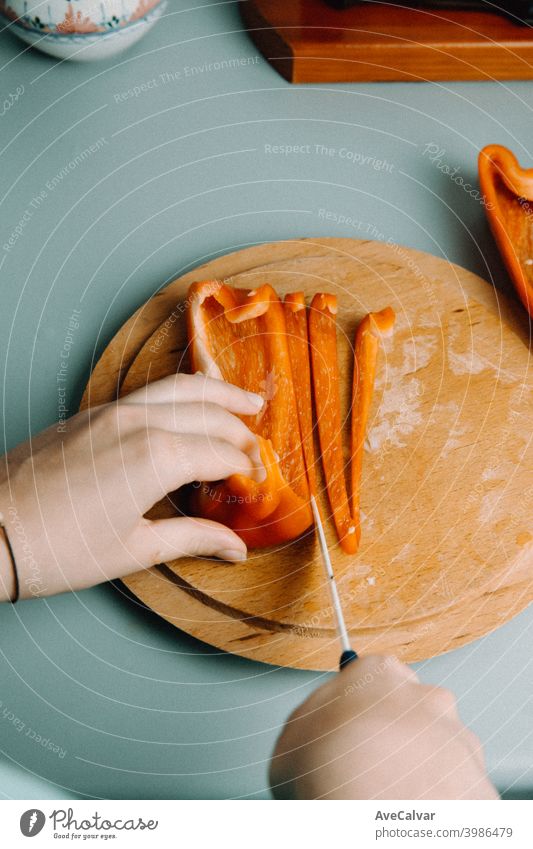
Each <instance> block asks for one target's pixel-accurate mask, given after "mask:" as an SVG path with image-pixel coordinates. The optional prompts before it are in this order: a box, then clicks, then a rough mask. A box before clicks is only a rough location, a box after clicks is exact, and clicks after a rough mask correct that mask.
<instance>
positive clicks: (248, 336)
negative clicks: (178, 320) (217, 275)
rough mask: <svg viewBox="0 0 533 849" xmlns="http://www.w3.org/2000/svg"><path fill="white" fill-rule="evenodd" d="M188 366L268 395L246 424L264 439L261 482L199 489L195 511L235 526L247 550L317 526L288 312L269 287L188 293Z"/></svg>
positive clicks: (205, 286) (237, 479) (212, 287)
mask: <svg viewBox="0 0 533 849" xmlns="http://www.w3.org/2000/svg"><path fill="white" fill-rule="evenodd" d="M188 329H189V341H190V348H191V361H192V366H193V368H194V369H195V370H201V371H203V372H204V373H205V374H207V375H209V376H211V377H216V378H219V379H223V380H227V381H229V382H231V383H235V384H237V385H238V386H241V387H242V388H243V389H247V390H249V391H251V392H257V393H258V394H260V395H262V396H263V397H264V398H265V405H264V407H263V409H262V410H261V411H260V412H259V413H258V414H257V415H256V416H252V417H251V416H243V421H245V422H246V424H247V425H248V426H249V427H250V429H251V430H252V431H253V432H254V433H256V434H257V435H258V437H259V448H260V452H261V457H262V461H263V463H264V466H265V469H266V472H267V475H266V479H265V480H264V481H263V482H262V483H257V482H255V481H253V480H252V479H251V478H247V477H246V476H244V475H232V476H231V477H229V478H228V479H227V480H226V481H222V482H221V483H219V484H216V485H207V484H202V485H201V486H200V487H199V488H197V489H196V491H195V494H194V496H193V502H194V503H193V507H194V509H195V512H198V513H199V514H200V515H201V516H204V517H205V518H210V519H214V520H216V521H220V522H223V523H224V524H226V525H228V526H229V527H231V528H233V529H234V530H235V531H236V532H237V533H238V534H239V535H240V536H241V537H242V538H243V539H244V540H245V542H246V543H247V544H248V545H251V546H253V547H256V548H260V547H264V546H268V545H275V544H279V543H282V542H285V541H287V540H290V539H293V538H295V537H297V536H299V535H300V534H301V533H303V531H305V530H306V529H307V528H308V527H309V526H310V525H311V523H312V513H311V508H310V505H309V488H308V483H307V477H306V469H305V462H304V456H303V450H302V444H301V438H300V426H299V418H298V409H297V404H296V396H295V391H294V385H293V377H292V369H291V362H290V356H289V348H288V344H287V334H286V326H285V316H284V310H283V306H282V304H281V302H280V301H279V298H278V296H277V294H276V292H275V291H274V289H273V288H272V287H271V286H269V285H264V286H260V287H259V288H258V289H256V290H252V291H250V290H247V289H234V288H232V287H230V286H227V285H224V284H220V283H217V281H204V282H201V283H194V284H193V285H192V286H191V287H190V289H189V296H188Z"/></svg>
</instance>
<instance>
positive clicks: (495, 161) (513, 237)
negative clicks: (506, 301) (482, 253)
mask: <svg viewBox="0 0 533 849" xmlns="http://www.w3.org/2000/svg"><path fill="white" fill-rule="evenodd" d="M478 165H479V181H480V185H481V191H482V193H483V196H484V200H485V211H486V213H487V218H488V221H489V224H490V227H491V230H492V233H493V235H494V238H495V240H496V244H497V245H498V248H499V250H500V253H501V255H502V258H503V261H504V262H505V265H506V267H507V271H508V272H509V275H510V277H511V280H512V282H513V284H514V286H515V288H516V291H517V293H518V296H519V298H520V300H521V301H522V303H523V305H524V306H525V308H526V310H527V311H528V313H529V314H530V316H532V317H533V264H532V259H533V253H532V248H533V224H532V221H533V218H532V214H533V169H528V170H526V169H524V168H521V167H520V165H519V163H518V161H517V159H516V157H515V155H514V154H513V153H512V152H511V151H510V150H508V149H507V148H506V147H503V146H502V145H499V144H491V145H488V147H485V148H484V149H483V150H482V151H481V153H480V154H479V163H478Z"/></svg>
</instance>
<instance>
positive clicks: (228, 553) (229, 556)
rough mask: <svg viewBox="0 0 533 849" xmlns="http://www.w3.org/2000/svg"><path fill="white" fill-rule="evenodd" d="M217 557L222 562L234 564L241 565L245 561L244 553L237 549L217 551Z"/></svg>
mask: <svg viewBox="0 0 533 849" xmlns="http://www.w3.org/2000/svg"><path fill="white" fill-rule="evenodd" d="M218 556H219V557H220V558H221V559H222V560H232V561H233V562H234V563H242V562H243V560H246V551H242V549H239V548H225V549H224V550H223V551H219V553H218Z"/></svg>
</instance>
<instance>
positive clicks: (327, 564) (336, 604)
mask: <svg viewBox="0 0 533 849" xmlns="http://www.w3.org/2000/svg"><path fill="white" fill-rule="evenodd" d="M311 510H312V511H313V518H314V520H315V526H316V530H317V533H318V541H319V544H320V550H321V553H322V561H323V563H324V569H325V572H326V576H327V579H328V584H329V589H330V593H331V600H332V602H333V611H334V613H335V618H336V620H337V633H338V635H339V640H340V643H341V647H342V653H341V658H340V661H339V668H340V669H343V668H344V667H345V666H346V665H347V664H348V663H351V662H352V661H353V660H357V657H358V655H357V652H356V651H354V650H353V648H352V647H351V645H350V637H349V636H348V629H347V628H346V622H345V619H344V613H343V612H342V605H341V600H340V596H339V591H338V589H337V582H336V580H335V573H334V571H333V565H332V563H331V557H330V554H329V548H328V544H327V541H326V535H325V533H324V526H323V524H322V519H321V517H320V511H319V509H318V505H317V503H316V499H315V496H314V495H312V496H311Z"/></svg>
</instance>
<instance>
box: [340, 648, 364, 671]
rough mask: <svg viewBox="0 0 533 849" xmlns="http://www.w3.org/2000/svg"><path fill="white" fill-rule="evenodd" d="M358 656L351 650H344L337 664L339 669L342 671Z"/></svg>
mask: <svg viewBox="0 0 533 849" xmlns="http://www.w3.org/2000/svg"><path fill="white" fill-rule="evenodd" d="M358 657H359V655H358V654H357V652H356V651H354V650H353V649H346V651H343V653H342V654H341V659H340V662H339V669H344V667H345V666H348V664H349V663H352V662H353V661H354V660H357V658H358Z"/></svg>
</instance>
